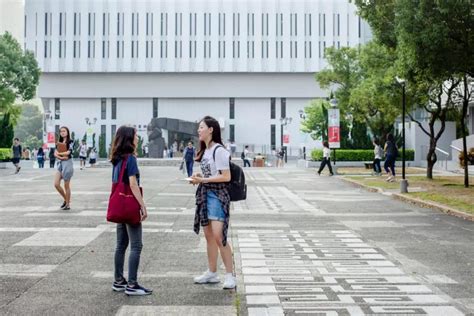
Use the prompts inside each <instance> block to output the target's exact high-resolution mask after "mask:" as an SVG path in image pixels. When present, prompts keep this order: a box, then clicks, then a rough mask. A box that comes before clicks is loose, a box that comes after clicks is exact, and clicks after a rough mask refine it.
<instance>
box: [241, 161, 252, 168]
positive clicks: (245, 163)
mask: <svg viewBox="0 0 474 316" xmlns="http://www.w3.org/2000/svg"><path fill="white" fill-rule="evenodd" d="M242 160H243V161H244V168H245V167H246V166H247V165H248V166H249V167H250V160H248V159H242Z"/></svg>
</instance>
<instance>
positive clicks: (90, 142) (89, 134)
mask: <svg viewBox="0 0 474 316" xmlns="http://www.w3.org/2000/svg"><path fill="white" fill-rule="evenodd" d="M93 135H94V130H93V129H92V128H91V127H88V128H87V130H86V143H87V148H91V147H92V146H93V145H94V140H93V139H92V138H93Z"/></svg>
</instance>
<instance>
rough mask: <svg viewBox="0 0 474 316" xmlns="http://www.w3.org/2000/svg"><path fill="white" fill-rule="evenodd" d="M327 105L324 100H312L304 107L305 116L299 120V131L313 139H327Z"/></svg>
mask: <svg viewBox="0 0 474 316" xmlns="http://www.w3.org/2000/svg"><path fill="white" fill-rule="evenodd" d="M328 106H329V104H328V102H327V101H325V100H312V101H311V103H310V104H309V105H308V106H307V107H305V109H304V112H305V115H306V117H305V119H304V120H303V121H301V131H302V132H304V133H307V134H309V135H310V136H311V138H312V139H314V140H318V139H320V140H326V139H328V110H327V109H328Z"/></svg>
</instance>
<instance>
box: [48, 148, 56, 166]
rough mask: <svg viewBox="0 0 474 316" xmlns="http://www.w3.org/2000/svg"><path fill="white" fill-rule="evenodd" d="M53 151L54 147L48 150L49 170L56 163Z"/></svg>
mask: <svg viewBox="0 0 474 316" xmlns="http://www.w3.org/2000/svg"><path fill="white" fill-rule="evenodd" d="M55 151H56V149H55V148H54V147H51V148H50V149H49V168H54V164H55V163H56V156H55V155H54V152H55Z"/></svg>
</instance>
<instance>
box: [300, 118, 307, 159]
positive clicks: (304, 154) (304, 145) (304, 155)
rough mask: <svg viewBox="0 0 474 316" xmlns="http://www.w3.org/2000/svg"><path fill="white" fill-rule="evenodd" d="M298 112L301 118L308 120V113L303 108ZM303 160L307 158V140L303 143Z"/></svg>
mask: <svg viewBox="0 0 474 316" xmlns="http://www.w3.org/2000/svg"><path fill="white" fill-rule="evenodd" d="M298 114H299V115H300V119H302V120H306V114H305V113H304V111H303V110H299V111H298ZM300 133H301V132H300ZM303 160H306V141H305V142H304V143H303Z"/></svg>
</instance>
